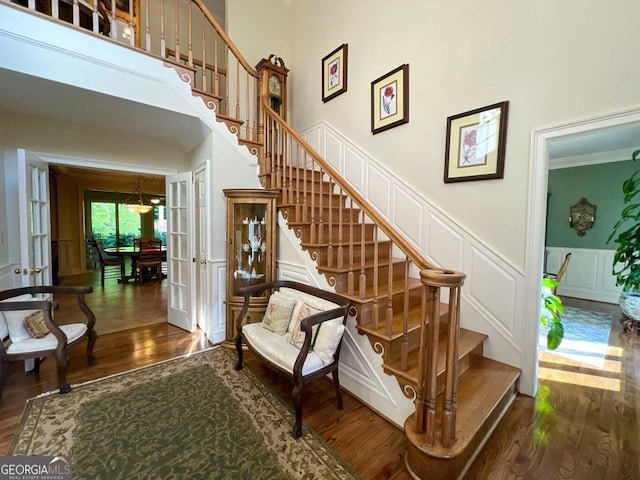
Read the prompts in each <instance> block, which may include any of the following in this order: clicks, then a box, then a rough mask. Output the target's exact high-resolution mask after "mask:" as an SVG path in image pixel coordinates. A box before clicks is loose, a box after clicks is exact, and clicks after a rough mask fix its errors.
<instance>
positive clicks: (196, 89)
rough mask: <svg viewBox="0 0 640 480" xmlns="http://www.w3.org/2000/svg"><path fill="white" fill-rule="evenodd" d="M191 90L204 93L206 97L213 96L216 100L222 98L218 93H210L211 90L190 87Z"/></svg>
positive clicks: (200, 93) (199, 93)
mask: <svg viewBox="0 0 640 480" xmlns="http://www.w3.org/2000/svg"><path fill="white" fill-rule="evenodd" d="M191 91H192V92H193V93H197V94H198V95H205V96H207V97H211V98H215V99H217V100H222V97H221V96H220V95H216V94H215V93H211V92H205V91H204V90H200V89H199V88H196V87H191Z"/></svg>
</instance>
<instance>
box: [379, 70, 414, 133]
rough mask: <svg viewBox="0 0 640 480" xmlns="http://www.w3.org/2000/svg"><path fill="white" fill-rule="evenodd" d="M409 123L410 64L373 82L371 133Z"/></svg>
mask: <svg viewBox="0 0 640 480" xmlns="http://www.w3.org/2000/svg"><path fill="white" fill-rule="evenodd" d="M408 122H409V64H405V65H400V66H399V67H398V68H396V69H394V70H391V71H390V72H389V73H385V74H384V75H382V76H381V77H380V78H377V79H376V80H374V81H373V82H371V132H372V133H373V134H374V135H375V134H376V133H379V132H383V131H385V130H388V129H390V128H393V127H397V126H398V125H402V124H403V123H408Z"/></svg>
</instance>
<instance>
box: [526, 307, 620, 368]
mask: <svg viewBox="0 0 640 480" xmlns="http://www.w3.org/2000/svg"><path fill="white" fill-rule="evenodd" d="M560 318H561V319H562V325H563V326H564V338H563V340H562V342H561V343H560V346H559V347H558V348H557V349H556V350H548V349H547V332H548V331H549V329H548V328H544V327H541V329H540V336H539V337H538V347H539V350H540V352H541V353H542V352H549V353H552V354H555V355H561V356H563V357H565V358H569V359H571V360H573V361H576V362H580V363H584V364H587V365H590V366H593V367H597V368H602V366H603V365H604V360H605V356H606V354H607V347H608V344H609V334H610V332H611V326H612V324H613V316H611V315H607V314H604V313H599V312H589V311H586V310H580V309H578V308H573V307H565V311H564V313H563V314H562V315H561V316H560Z"/></svg>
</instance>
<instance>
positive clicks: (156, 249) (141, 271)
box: [135, 238, 162, 284]
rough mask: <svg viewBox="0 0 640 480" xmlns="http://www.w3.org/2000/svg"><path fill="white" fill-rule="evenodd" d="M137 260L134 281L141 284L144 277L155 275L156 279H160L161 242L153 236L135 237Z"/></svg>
mask: <svg viewBox="0 0 640 480" xmlns="http://www.w3.org/2000/svg"><path fill="white" fill-rule="evenodd" d="M136 240H137V241H136V242H135V244H136V246H137V253H138V255H137V257H138V259H137V262H136V281H137V282H138V283H139V284H142V282H143V281H144V277H145V276H147V277H149V276H153V275H155V276H156V280H157V281H158V282H160V281H161V280H162V242H161V241H160V240H158V239H155V238H140V239H136Z"/></svg>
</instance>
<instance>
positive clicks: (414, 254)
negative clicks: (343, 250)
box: [262, 98, 454, 273]
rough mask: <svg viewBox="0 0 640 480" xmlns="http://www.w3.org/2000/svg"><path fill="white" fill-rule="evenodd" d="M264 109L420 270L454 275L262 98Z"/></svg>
mask: <svg viewBox="0 0 640 480" xmlns="http://www.w3.org/2000/svg"><path fill="white" fill-rule="evenodd" d="M262 108H263V109H264V111H265V112H266V113H268V114H269V116H270V117H271V118H272V119H273V120H275V121H276V122H277V123H278V125H279V126H280V127H281V128H282V129H283V130H284V131H285V132H286V133H287V134H288V135H289V136H291V137H292V138H293V139H294V140H295V141H296V142H297V143H298V144H299V145H301V146H302V147H303V148H304V149H305V151H306V153H307V154H308V155H310V156H311V157H313V160H314V161H315V162H317V163H318V164H319V165H321V166H322V168H323V169H324V170H325V171H326V172H327V173H328V174H329V176H330V177H331V179H332V180H333V181H334V182H335V183H336V184H337V185H338V186H339V187H340V188H342V189H343V190H344V191H345V192H346V193H347V194H348V195H349V196H350V197H351V198H352V199H353V200H355V202H356V203H357V204H358V206H359V207H360V208H361V209H362V210H363V211H365V212H366V214H367V215H368V216H369V217H371V219H372V220H374V222H375V223H376V224H377V225H378V226H379V227H381V228H382V230H383V231H384V233H385V234H386V235H387V236H388V237H389V239H390V240H392V241H393V242H394V243H395V244H396V245H398V247H399V248H400V249H401V250H402V251H403V252H404V253H405V254H406V255H407V257H409V258H410V259H411V261H412V262H413V263H414V264H415V265H416V266H417V267H418V268H419V269H420V270H435V271H440V272H443V273H454V272H453V270H446V269H442V268H441V267H438V266H436V265H433V264H431V263H429V261H428V260H426V259H425V258H424V257H423V256H422V255H421V254H420V253H419V252H418V251H417V250H416V249H415V248H414V247H413V246H412V245H410V244H409V243H408V242H407V241H406V240H405V239H404V238H403V237H402V236H401V235H400V234H399V233H398V232H397V231H396V229H395V228H393V227H392V226H391V224H390V223H389V222H388V221H387V220H386V219H385V218H384V217H383V216H382V215H380V214H379V213H378V211H377V210H376V209H375V208H373V206H371V204H370V203H369V201H368V200H366V199H365V198H364V197H363V196H362V195H360V193H359V192H358V191H357V190H356V189H355V188H353V187H352V186H351V185H350V184H349V183H348V182H347V181H346V180H344V178H343V177H342V175H340V172H338V171H337V170H336V169H335V168H333V166H332V165H330V164H329V163H328V162H327V161H326V160H325V159H324V158H322V156H320V154H318V152H316V151H315V150H314V149H313V148H312V147H311V145H309V144H308V143H307V142H306V141H305V140H304V139H303V138H302V137H301V136H300V135H299V134H298V133H297V132H296V131H295V130H293V128H291V127H290V126H289V124H288V123H287V122H285V121H284V120H282V117H280V115H278V114H277V113H276V111H275V110H273V109H272V108H271V107H270V106H269V103H268V101H267V99H266V98H262Z"/></svg>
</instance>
